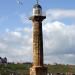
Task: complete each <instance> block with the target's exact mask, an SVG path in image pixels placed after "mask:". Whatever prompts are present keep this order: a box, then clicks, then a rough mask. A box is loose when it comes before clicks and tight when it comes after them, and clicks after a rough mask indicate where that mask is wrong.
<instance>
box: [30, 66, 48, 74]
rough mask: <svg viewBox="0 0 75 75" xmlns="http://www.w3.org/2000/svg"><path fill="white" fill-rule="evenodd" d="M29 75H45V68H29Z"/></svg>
mask: <svg viewBox="0 0 75 75" xmlns="http://www.w3.org/2000/svg"><path fill="white" fill-rule="evenodd" d="M30 75H47V68H46V67H42V66H35V67H34V66H33V67H32V68H30Z"/></svg>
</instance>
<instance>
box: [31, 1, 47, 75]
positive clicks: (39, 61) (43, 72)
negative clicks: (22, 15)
mask: <svg viewBox="0 0 75 75" xmlns="http://www.w3.org/2000/svg"><path fill="white" fill-rule="evenodd" d="M45 18H46V16H43V15H42V7H41V5H39V4H38V0H37V4H35V5H34V6H33V15H32V16H31V17H30V20H32V23H33V66H32V67H31V68H30V75H47V68H46V67H44V65H43V34H42V21H43V20H44V19H45Z"/></svg>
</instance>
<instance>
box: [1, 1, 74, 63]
mask: <svg viewBox="0 0 75 75" xmlns="http://www.w3.org/2000/svg"><path fill="white" fill-rule="evenodd" d="M20 1H22V2H23V5H21V4H18V3H17V0H0V56H2V57H5V56H6V57H7V58H8V61H15V60H16V61H15V62H25V61H32V22H31V21H30V20H29V19H28V18H29V17H30V16H31V15H32V8H33V5H35V3H36V1H35V0H33V1H32V0H20ZM39 3H40V4H41V6H42V8H43V11H44V12H45V13H46V17H47V18H46V19H45V20H44V21H43V34H44V35H43V36H44V62H45V63H55V62H57V63H65V64H75V60H74V58H75V34H74V33H75V1H74V0H40V1H39ZM52 58H53V59H52Z"/></svg>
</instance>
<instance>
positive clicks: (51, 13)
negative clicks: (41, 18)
mask: <svg viewBox="0 0 75 75" xmlns="http://www.w3.org/2000/svg"><path fill="white" fill-rule="evenodd" d="M46 15H47V18H48V19H49V20H51V21H52V20H59V19H61V18H65V17H69V18H75V10H73V9H67V10H66V9H49V10H48V11H47V12H46ZM48 19H47V20H48Z"/></svg>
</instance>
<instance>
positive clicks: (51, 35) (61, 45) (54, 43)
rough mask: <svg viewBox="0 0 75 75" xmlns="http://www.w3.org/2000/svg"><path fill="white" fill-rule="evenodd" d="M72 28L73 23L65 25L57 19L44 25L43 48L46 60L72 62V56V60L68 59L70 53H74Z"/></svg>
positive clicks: (74, 38)
mask: <svg viewBox="0 0 75 75" xmlns="http://www.w3.org/2000/svg"><path fill="white" fill-rule="evenodd" d="M74 28H75V25H65V24H63V23H60V22H57V21H56V22H53V23H47V24H46V25H45V26H44V49H45V50H46V51H45V60H46V58H47V60H46V61H47V62H50V61H51V63H52V61H53V62H54V60H55V62H59V63H69V62H70V63H74V62H73V61H75V60H74V58H71V59H73V60H70V59H68V58H70V56H71V55H75V34H74V33H75V29H74ZM65 55H66V56H67V57H68V58H67V57H65ZM50 57H53V59H52V58H50ZM62 57H63V58H62ZM62 60H63V62H62ZM68 61H69V62H68Z"/></svg>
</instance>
